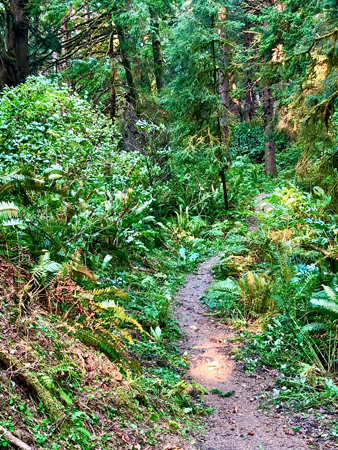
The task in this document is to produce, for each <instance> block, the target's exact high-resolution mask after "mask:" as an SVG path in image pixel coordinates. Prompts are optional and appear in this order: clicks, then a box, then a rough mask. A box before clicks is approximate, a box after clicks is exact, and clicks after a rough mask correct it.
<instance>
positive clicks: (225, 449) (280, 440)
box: [176, 257, 310, 450]
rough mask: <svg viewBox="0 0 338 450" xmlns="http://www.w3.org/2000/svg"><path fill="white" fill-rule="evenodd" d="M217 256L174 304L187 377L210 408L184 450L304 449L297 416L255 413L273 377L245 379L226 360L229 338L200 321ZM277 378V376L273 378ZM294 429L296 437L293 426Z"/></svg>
mask: <svg viewBox="0 0 338 450" xmlns="http://www.w3.org/2000/svg"><path fill="white" fill-rule="evenodd" d="M218 262H219V258H218V257H214V258H211V259H210V260H209V261H207V262H205V263H203V264H201V265H200V266H199V269H198V273H197V274H196V275H190V276H189V277H188V278H187V282H186V284H185V286H184V287H183V288H182V289H181V290H180V291H179V293H178V295H177V297H176V300H177V303H178V307H177V313H176V316H177V319H178V321H179V324H180V327H181V330H182V334H183V336H185V337H184V339H183V342H181V343H180V347H181V349H182V351H183V352H188V354H189V358H190V370H189V373H188V376H189V377H190V378H191V379H195V380H196V381H197V383H199V384H201V385H202V386H204V387H206V388H207V389H208V392H209V394H208V395H206V396H205V397H204V401H205V403H206V404H207V405H208V406H210V407H213V408H215V411H214V412H213V413H212V414H210V415H208V416H206V418H205V420H206V421H207V425H208V428H207V433H206V435H205V436H195V442H194V443H193V445H190V444H188V445H187V446H186V447H185V449H186V450H188V449H189V450H192V449H200V450H257V449H260V450H282V449H283V450H285V449H295V450H303V449H308V448H310V447H309V443H310V441H309V439H308V433H309V432H308V431H307V430H306V428H305V425H304V424H303V421H301V418H300V417H298V418H297V417H286V416H284V415H282V414H279V413H278V412H276V411H271V412H270V413H268V412H266V411H264V410H262V409H258V407H259V405H260V404H261V403H262V401H263V400H262V398H260V396H261V394H262V392H263V391H264V389H268V388H269V387H271V386H272V384H273V381H274V380H273V378H274V376H273V374H267V375H265V374H263V375H261V376H257V375H251V376H250V375H247V374H244V373H243V372H242V371H241V370H240V368H239V367H238V366H237V364H236V362H235V361H234V360H233V359H232V358H231V350H232V349H233V348H235V347H236V346H237V344H236V343H234V342H233V341H232V340H231V338H232V337H233V336H234V334H233V332H232V331H231V330H228V329H227V328H226V327H225V325H223V324H221V323H218V321H217V320H216V319H215V318H213V317H210V316H209V317H208V316H204V314H206V313H207V309H206V307H205V306H204V305H203V304H202V302H201V301H200V297H201V296H202V295H203V293H204V291H205V290H206V289H207V288H208V285H209V283H210V282H211V281H213V276H212V272H211V269H212V267H213V266H215V265H216V264H217V263H218ZM275 376H276V375H275ZM211 389H219V390H220V391H221V392H223V393H227V392H230V391H235V394H234V395H233V396H231V397H228V398H222V397H219V396H218V395H214V394H211V393H210V390H211ZM296 425H298V426H299V427H300V432H301V433H298V432H295V431H294V430H292V427H295V426H296Z"/></svg>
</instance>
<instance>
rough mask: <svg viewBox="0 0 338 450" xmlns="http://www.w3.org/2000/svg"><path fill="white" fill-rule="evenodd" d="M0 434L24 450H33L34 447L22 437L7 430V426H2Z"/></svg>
mask: <svg viewBox="0 0 338 450" xmlns="http://www.w3.org/2000/svg"><path fill="white" fill-rule="evenodd" d="M0 434H2V436H3V437H4V438H6V439H8V440H9V441H10V443H11V444H13V445H15V446H16V447H18V448H21V449H22V450H33V448H32V447H31V446H29V445H27V444H26V443H25V442H22V441H21V439H18V438H17V437H15V436H14V435H13V434H12V433H10V432H9V431H7V430H6V428H4V427H2V426H0Z"/></svg>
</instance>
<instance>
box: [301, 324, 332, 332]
mask: <svg viewBox="0 0 338 450" xmlns="http://www.w3.org/2000/svg"><path fill="white" fill-rule="evenodd" d="M326 330H327V325H325V324H324V323H321V322H312V323H308V324H307V325H304V326H303V327H302V328H301V332H302V333H312V332H322V331H326Z"/></svg>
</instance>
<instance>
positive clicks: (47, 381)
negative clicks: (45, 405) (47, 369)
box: [37, 374, 55, 391]
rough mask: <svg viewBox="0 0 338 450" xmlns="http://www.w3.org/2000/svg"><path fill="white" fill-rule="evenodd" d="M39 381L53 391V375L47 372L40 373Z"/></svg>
mask: <svg viewBox="0 0 338 450" xmlns="http://www.w3.org/2000/svg"><path fill="white" fill-rule="evenodd" d="M37 378H38V380H39V382H40V383H41V384H42V386H43V387H45V388H46V389H48V390H49V391H51V390H52V389H53V388H55V385H54V380H53V378H52V377H51V376H49V375H46V374H40V375H38V376H37Z"/></svg>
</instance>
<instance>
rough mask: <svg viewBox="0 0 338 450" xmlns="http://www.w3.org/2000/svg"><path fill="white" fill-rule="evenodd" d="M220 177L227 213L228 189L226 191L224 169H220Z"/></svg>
mask: <svg viewBox="0 0 338 450" xmlns="http://www.w3.org/2000/svg"><path fill="white" fill-rule="evenodd" d="M220 176H221V180H222V187H223V197H224V206H225V210H226V211H229V198H228V189H227V182H226V178H225V169H224V167H223V168H222V170H221V172H220Z"/></svg>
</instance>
